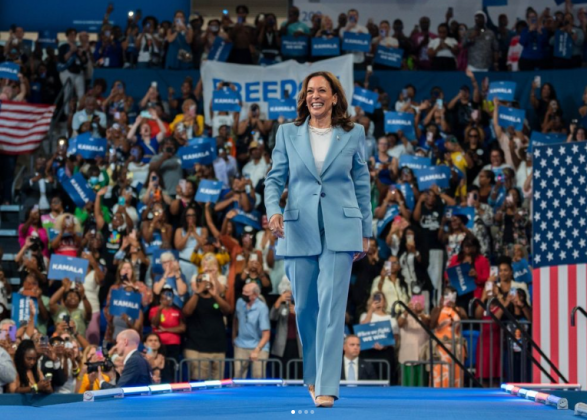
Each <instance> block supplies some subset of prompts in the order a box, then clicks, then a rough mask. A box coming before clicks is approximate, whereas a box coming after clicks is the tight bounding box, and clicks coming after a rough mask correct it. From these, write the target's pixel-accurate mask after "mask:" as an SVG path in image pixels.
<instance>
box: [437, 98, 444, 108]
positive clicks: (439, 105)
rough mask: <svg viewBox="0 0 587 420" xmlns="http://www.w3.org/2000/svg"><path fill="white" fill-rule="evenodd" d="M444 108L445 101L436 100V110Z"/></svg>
mask: <svg viewBox="0 0 587 420" xmlns="http://www.w3.org/2000/svg"><path fill="white" fill-rule="evenodd" d="M443 106H444V101H443V100H442V99H437V100H436V108H438V109H442V107H443Z"/></svg>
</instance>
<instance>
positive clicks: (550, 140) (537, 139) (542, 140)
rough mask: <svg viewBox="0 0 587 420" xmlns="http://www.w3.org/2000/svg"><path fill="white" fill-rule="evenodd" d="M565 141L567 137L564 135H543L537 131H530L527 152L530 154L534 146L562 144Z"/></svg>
mask: <svg viewBox="0 0 587 420" xmlns="http://www.w3.org/2000/svg"><path fill="white" fill-rule="evenodd" d="M566 141H567V135H566V134H564V133H548V134H544V133H541V132H539V131H532V134H530V144H529V145H528V151H530V152H532V148H533V147H534V146H544V145H549V144H558V143H564V142H566Z"/></svg>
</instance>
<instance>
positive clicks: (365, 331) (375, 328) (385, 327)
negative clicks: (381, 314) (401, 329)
mask: <svg viewBox="0 0 587 420" xmlns="http://www.w3.org/2000/svg"><path fill="white" fill-rule="evenodd" d="M353 330H354V332H355V335H356V336H357V337H359V339H360V340H361V350H368V349H372V348H373V347H375V343H379V344H381V345H382V346H393V345H395V338H394V336H393V330H392V329H391V322H389V321H379V322H371V323H369V324H357V325H353Z"/></svg>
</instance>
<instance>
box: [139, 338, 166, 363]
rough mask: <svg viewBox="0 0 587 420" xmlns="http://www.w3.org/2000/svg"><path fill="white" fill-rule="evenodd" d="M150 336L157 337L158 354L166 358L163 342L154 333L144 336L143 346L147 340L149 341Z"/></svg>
mask: <svg viewBox="0 0 587 420" xmlns="http://www.w3.org/2000/svg"><path fill="white" fill-rule="evenodd" d="M152 335H154V336H155V337H157V339H158V340H159V351H158V352H159V354H161V355H163V356H164V357H165V356H167V348H166V347H165V344H163V342H162V341H161V338H160V337H159V336H158V335H157V334H155V333H154V332H152V333H149V334H147V335H146V336H145V338H144V339H143V344H145V343H146V342H147V340H148V339H149V337H151V336H152Z"/></svg>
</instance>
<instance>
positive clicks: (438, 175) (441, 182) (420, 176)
mask: <svg viewBox="0 0 587 420" xmlns="http://www.w3.org/2000/svg"><path fill="white" fill-rule="evenodd" d="M414 172H415V175H416V178H417V180H418V189H419V190H420V191H425V190H428V189H430V188H431V187H432V186H433V185H435V184H436V185H437V186H438V188H448V187H449V185H450V178H451V172H450V168H449V167H448V166H431V167H429V168H424V169H419V170H416V171H414Z"/></svg>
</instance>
